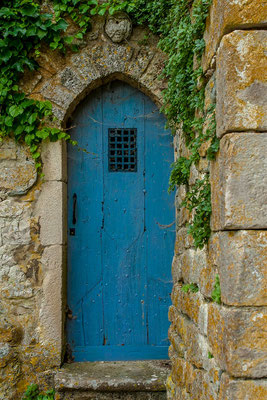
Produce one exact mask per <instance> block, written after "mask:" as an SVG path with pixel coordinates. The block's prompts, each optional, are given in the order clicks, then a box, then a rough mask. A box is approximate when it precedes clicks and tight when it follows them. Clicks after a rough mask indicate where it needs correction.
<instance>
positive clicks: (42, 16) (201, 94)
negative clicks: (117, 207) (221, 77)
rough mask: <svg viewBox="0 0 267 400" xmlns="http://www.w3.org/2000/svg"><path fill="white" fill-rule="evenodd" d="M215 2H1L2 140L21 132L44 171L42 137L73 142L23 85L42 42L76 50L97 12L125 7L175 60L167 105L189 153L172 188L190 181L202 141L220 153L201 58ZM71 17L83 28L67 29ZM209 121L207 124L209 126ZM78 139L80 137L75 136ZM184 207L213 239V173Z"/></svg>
mask: <svg viewBox="0 0 267 400" xmlns="http://www.w3.org/2000/svg"><path fill="white" fill-rule="evenodd" d="M211 1H212V0H195V1H189V0H179V1H177V0H128V1H123V0H122V1H121V0H107V1H104V2H101V4H99V2H98V0H51V4H52V6H53V10H52V11H49V12H45V11H43V9H42V1H38V0H2V2H1V6H0V37H1V39H0V68H1V72H0V104H1V106H0V107H1V115H0V141H1V140H3V138H5V137H14V138H15V140H16V141H18V142H24V143H26V144H27V145H28V146H29V148H30V151H31V153H32V156H33V158H34V159H35V160H36V167H37V169H39V170H41V162H40V150H39V149H40V144H41V142H42V141H43V140H45V139H47V140H50V141H52V142H53V141H57V140H60V139H64V140H66V141H70V142H72V141H71V138H70V135H69V134H68V133H66V132H64V131H62V130H60V129H58V128H55V127H53V124H54V122H55V120H54V118H53V114H52V107H51V104H50V103H49V102H41V101H36V100H32V99H28V98H27V97H26V95H25V93H22V91H21V90H20V89H19V87H18V82H19V80H20V77H21V76H22V74H23V73H24V72H25V71H26V70H30V71H33V70H36V69H38V56H39V55H40V51H41V45H42V44H44V43H45V44H46V45H47V46H49V47H50V48H51V49H52V50H57V51H61V52H63V53H64V52H66V50H67V49H68V48H69V49H70V50H72V51H77V50H78V48H79V45H80V44H81V43H82V41H83V39H84V36H85V35H86V33H87V32H88V31H89V30H90V29H91V17H92V16H93V15H97V14H98V15H105V14H106V13H110V14H113V13H114V12H116V11H126V12H127V13H129V14H130V16H131V18H132V19H133V21H134V23H135V24H140V25H145V26H148V27H149V29H150V30H151V31H152V32H153V33H155V34H157V35H159V36H160V41H159V47H160V48H161V49H162V50H163V51H164V52H165V53H166V54H167V56H168V59H167V62H166V66H165V69H164V72H163V75H164V76H166V77H167V78H168V87H167V89H166V91H165V92H164V106H163V111H164V113H165V115H166V116H167V120H168V124H169V126H170V127H171V128H172V130H173V132H175V130H176V129H177V127H178V126H180V127H182V130H183V133H184V135H185V139H186V144H187V146H188V148H189V151H190V157H188V158H186V157H180V158H178V160H177V161H176V162H175V163H174V164H173V170H172V173H171V177H170V190H174V189H175V188H176V186H177V185H178V186H179V185H187V186H188V181H189V176H190V168H191V166H192V164H197V163H198V161H199V159H200V156H199V149H200V146H201V145H202V144H203V143H204V142H207V141H209V143H210V146H209V149H208V151H207V155H208V159H212V158H214V155H215V153H216V152H217V150H218V147H219V142H218V139H217V138H216V135H215V129H216V128H215V111H214V107H210V109H209V110H207V111H205V110H204V98H205V78H204V76H203V71H202V68H201V67H200V59H201V56H202V54H203V51H204V49H205V42H204V40H203V33H204V30H205V22H206V17H207V15H208V12H209V7H210V4H211ZM70 19H71V20H72V21H73V22H74V24H75V26H76V31H75V33H74V34H72V35H69V34H68V25H69V21H70ZM205 121H209V124H208V128H207V129H206V130H205V132H204V130H203V125H204V122H205ZM72 143H73V144H76V143H75V142H72ZM184 205H185V206H186V207H187V208H188V209H189V210H190V212H191V213H192V215H193V219H192V222H191V224H190V226H189V232H190V233H191V234H192V236H193V238H194V242H195V245H196V247H200V248H201V247H203V246H204V244H206V243H207V241H208V238H209V235H210V228H209V220H210V215H211V206H210V186H209V181H208V175H207V176H206V178H205V179H203V180H202V181H201V183H200V181H199V182H198V183H196V184H195V185H194V186H193V187H192V188H191V189H190V191H189V193H188V195H187V198H186V201H185V202H184Z"/></svg>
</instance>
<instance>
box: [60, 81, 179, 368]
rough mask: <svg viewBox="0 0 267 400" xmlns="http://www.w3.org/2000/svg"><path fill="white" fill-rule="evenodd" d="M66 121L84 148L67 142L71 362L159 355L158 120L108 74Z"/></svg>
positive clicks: (166, 139)
mask: <svg viewBox="0 0 267 400" xmlns="http://www.w3.org/2000/svg"><path fill="white" fill-rule="evenodd" d="M72 125H73V126H74V128H73V130H72V138H73V139H74V140H77V141H78V143H79V146H80V147H81V148H84V149H86V150H87V152H82V151H78V150H77V148H74V147H72V146H69V148H68V177H69V178H68V179H69V180H68V306H69V308H70V310H71V313H72V317H71V318H68V321H67V339H68V343H69V345H70V347H71V349H72V352H73V356H74V357H75V361H100V360H110V361H111V360H142V359H166V358H167V357H168V339H167V336H168V326H169V323H168V307H169V305H170V293H171V287H172V281H171V261H172V254H173V247H174V238H175V228H174V225H172V226H169V225H171V224H172V223H173V221H174V219H175V211H174V197H173V196H171V195H168V194H167V189H168V177H169V173H170V164H171V162H172V160H173V148H172V145H171V143H172V138H171V135H170V132H169V131H166V130H165V129H164V125H165V119H164V117H163V115H162V114H160V113H159V111H158V109H157V107H156V105H155V104H154V103H153V102H152V101H151V100H150V99H149V98H148V97H147V96H145V95H144V94H143V93H141V92H140V91H138V90H137V89H134V88H132V87H131V86H129V85H127V84H126V83H123V82H120V81H114V82H112V83H110V84H108V85H107V86H103V87H101V88H99V89H97V90H96V91H94V92H93V93H91V94H90V96H88V98H86V99H85V100H84V101H83V102H82V103H81V104H80V105H79V107H78V109H77V110H76V112H75V114H74V118H73V122H72ZM69 314H70V312H69Z"/></svg>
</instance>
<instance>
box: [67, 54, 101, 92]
mask: <svg viewBox="0 0 267 400" xmlns="http://www.w3.org/2000/svg"><path fill="white" fill-rule="evenodd" d="M71 63H72V64H73V65H74V66H75V67H76V69H77V71H78V72H79V74H80V75H81V76H82V77H83V79H84V80H85V81H86V83H87V85H88V84H89V83H90V82H92V81H94V80H96V79H98V78H100V73H99V71H97V70H96V67H95V65H94V63H93V62H92V59H91V57H90V51H87V50H86V49H84V50H82V51H81V53H79V54H74V55H73V56H72V57H71Z"/></svg>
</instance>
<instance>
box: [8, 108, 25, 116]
mask: <svg viewBox="0 0 267 400" xmlns="http://www.w3.org/2000/svg"><path fill="white" fill-rule="evenodd" d="M8 111H9V114H10V115H11V116H12V117H17V116H18V115H20V114H22V113H23V108H22V107H18V106H11V107H9V110H8Z"/></svg>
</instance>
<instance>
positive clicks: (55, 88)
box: [41, 79, 76, 110]
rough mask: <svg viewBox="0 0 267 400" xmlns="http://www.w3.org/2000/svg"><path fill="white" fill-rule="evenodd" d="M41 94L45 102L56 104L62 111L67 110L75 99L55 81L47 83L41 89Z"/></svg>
mask: <svg viewBox="0 0 267 400" xmlns="http://www.w3.org/2000/svg"><path fill="white" fill-rule="evenodd" d="M41 94H42V95H43V96H44V98H45V99H46V100H49V101H52V102H53V103H56V104H57V105H58V106H60V107H62V108H63V109H64V110H67V109H68V108H69V107H70V105H71V104H72V103H73V102H74V100H75V97H76V95H75V94H74V93H73V92H72V91H71V90H68V89H66V88H65V87H64V86H61V84H59V83H58V82H57V80H56V79H55V80H51V81H47V82H46V83H45V84H44V86H43V87H42V89H41Z"/></svg>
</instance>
